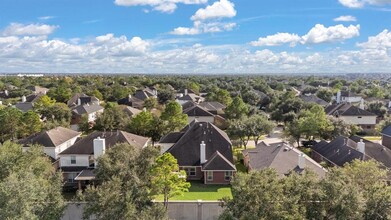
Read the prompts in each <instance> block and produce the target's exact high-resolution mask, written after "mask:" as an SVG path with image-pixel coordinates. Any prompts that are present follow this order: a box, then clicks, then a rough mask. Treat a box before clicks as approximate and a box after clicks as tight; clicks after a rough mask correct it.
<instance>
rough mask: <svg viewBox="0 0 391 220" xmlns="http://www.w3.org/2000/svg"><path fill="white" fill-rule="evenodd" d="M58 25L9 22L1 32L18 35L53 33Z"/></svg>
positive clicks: (7, 34) (6, 34)
mask: <svg viewBox="0 0 391 220" xmlns="http://www.w3.org/2000/svg"><path fill="white" fill-rule="evenodd" d="M57 28H58V26H55V25H47V24H27V25H24V24H20V23H11V24H10V25H9V26H8V27H6V28H5V29H4V30H3V31H2V32H1V33H2V34H3V35H5V36H19V35H29V36H31V35H49V34H51V33H53V32H54V31H55V30H56V29H57Z"/></svg>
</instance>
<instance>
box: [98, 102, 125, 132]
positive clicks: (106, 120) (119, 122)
mask: <svg viewBox="0 0 391 220" xmlns="http://www.w3.org/2000/svg"><path fill="white" fill-rule="evenodd" d="M129 120H130V119H129V117H128V116H127V115H126V113H125V112H124V111H123V110H122V108H121V107H120V106H118V105H117V106H113V107H109V108H106V109H105V111H104V112H103V113H102V114H99V115H98V117H97V118H96V121H95V125H94V127H93V128H94V129H95V130H99V131H112V130H124V129H125V128H126V125H127V124H128V123H129Z"/></svg>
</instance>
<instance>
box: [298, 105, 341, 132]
mask: <svg viewBox="0 0 391 220" xmlns="http://www.w3.org/2000/svg"><path fill="white" fill-rule="evenodd" d="M297 125H298V127H297V129H299V130H300V132H301V134H302V135H304V136H305V137H306V138H308V139H314V138H320V137H322V135H323V134H327V133H329V132H331V131H332V130H333V129H334V128H333V125H332V123H331V121H330V120H329V118H328V117H327V115H326V113H325V112H324V109H323V107H322V106H320V105H314V106H312V107H311V109H310V110H304V111H302V112H301V113H300V116H299V119H298V124H297Z"/></svg>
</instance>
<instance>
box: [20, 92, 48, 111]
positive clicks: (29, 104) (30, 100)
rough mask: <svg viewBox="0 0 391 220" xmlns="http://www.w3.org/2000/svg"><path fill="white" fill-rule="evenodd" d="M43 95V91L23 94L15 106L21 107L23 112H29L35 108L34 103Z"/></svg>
mask: <svg viewBox="0 0 391 220" xmlns="http://www.w3.org/2000/svg"><path fill="white" fill-rule="evenodd" d="M43 95H44V94H43V93H37V94H31V95H29V96H27V97H26V96H22V100H21V102H18V103H16V104H15V108H17V109H19V110H20V111H22V112H28V111H30V110H33V108H34V103H35V102H36V101H38V100H39V99H40V98H41V97H42V96H43Z"/></svg>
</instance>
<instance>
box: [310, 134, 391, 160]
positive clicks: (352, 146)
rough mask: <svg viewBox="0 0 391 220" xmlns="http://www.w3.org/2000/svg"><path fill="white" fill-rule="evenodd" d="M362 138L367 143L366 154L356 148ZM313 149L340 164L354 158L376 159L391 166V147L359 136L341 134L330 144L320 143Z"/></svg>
mask: <svg viewBox="0 0 391 220" xmlns="http://www.w3.org/2000/svg"><path fill="white" fill-rule="evenodd" d="M361 139H362V140H363V142H364V143H365V156H364V154H362V153H361V152H359V151H358V150H356V148H357V143H358V142H360V140H361ZM312 149H313V150H314V151H316V152H317V153H319V154H320V155H322V156H323V157H325V158H326V159H327V160H329V161H331V162H333V163H334V164H336V165H338V166H343V165H344V164H345V163H348V162H351V161H353V160H354V159H359V160H369V159H374V160H377V161H379V162H381V163H383V164H384V166H386V167H391V150H390V149H388V148H386V147H384V146H383V145H381V144H378V143H374V142H372V141H369V140H366V139H363V138H362V137H359V136H352V137H350V138H347V137H342V136H340V137H337V138H336V139H334V140H332V141H331V142H330V143H328V144H324V143H323V144H321V143H318V144H316V145H314V146H313V147H312Z"/></svg>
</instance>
